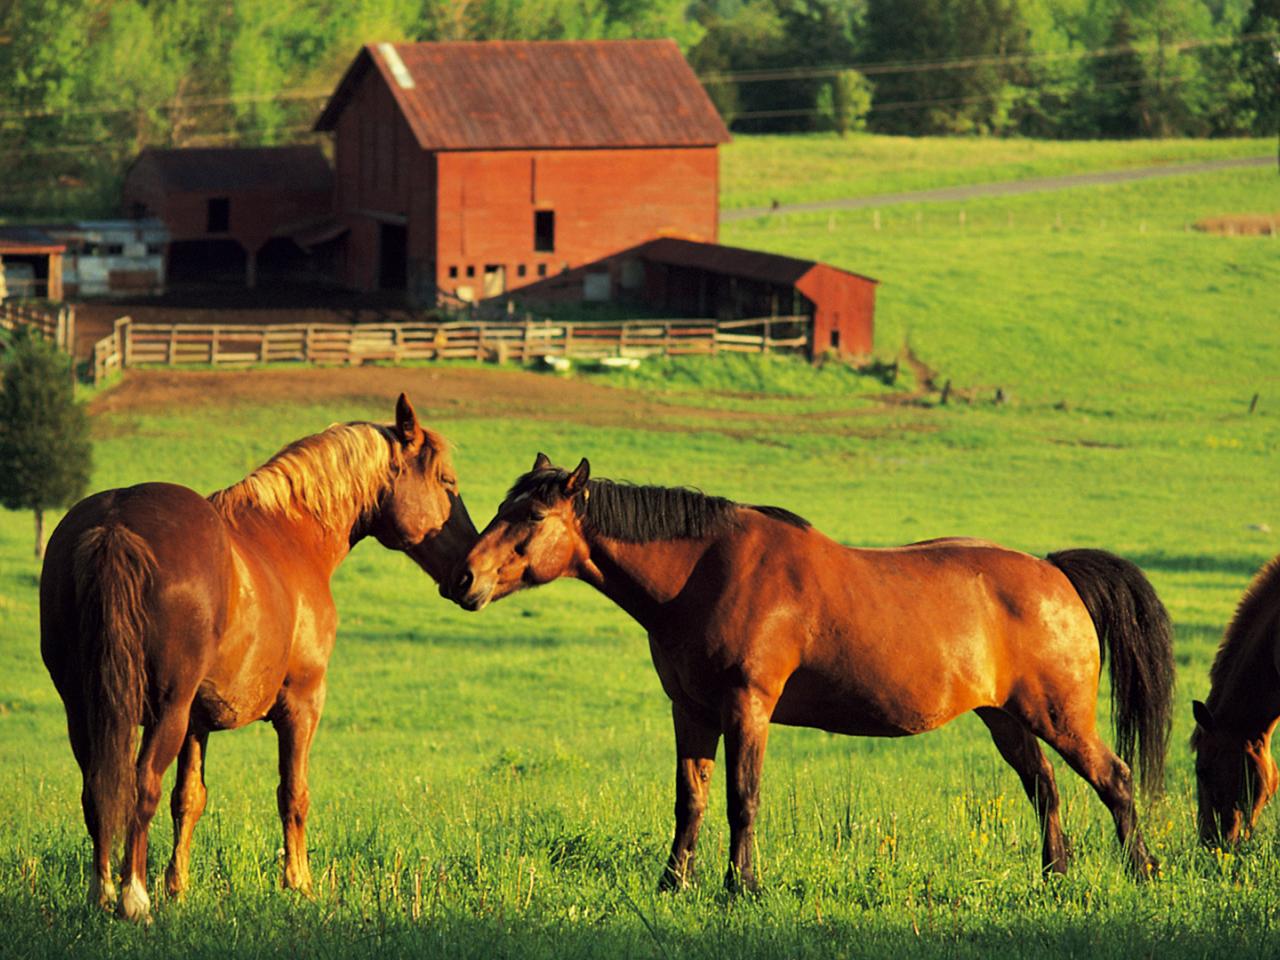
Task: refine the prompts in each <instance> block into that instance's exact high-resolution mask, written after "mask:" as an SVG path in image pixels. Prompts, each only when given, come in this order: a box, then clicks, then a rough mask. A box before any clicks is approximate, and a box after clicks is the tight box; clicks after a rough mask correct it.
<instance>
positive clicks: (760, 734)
mask: <svg viewBox="0 0 1280 960" xmlns="http://www.w3.org/2000/svg"><path fill="white" fill-rule="evenodd" d="M776 702H777V698H776V697H774V698H772V699H769V698H766V697H765V696H764V695H763V694H761V693H760V691H758V690H751V689H747V690H739V691H735V692H733V693H732V694H730V696H729V699H728V701H727V703H726V704H725V706H724V708H723V710H722V720H721V724H722V729H723V730H724V761H725V767H726V779H727V781H728V782H727V784H726V788H727V794H728V801H729V802H728V807H729V872H728V873H727V874H726V875H725V879H724V883H725V887H726V889H728V890H729V891H730V892H733V893H736V892H738V891H739V890H746V891H748V892H751V891H754V890H755V889H756V888H757V883H756V874H755V867H754V865H753V863H752V859H753V857H752V855H753V852H754V847H755V823H756V810H757V808H758V807H759V805H760V774H761V772H762V770H763V768H764V750H765V745H766V744H767V743H768V741H769V717H770V716H771V715H772V714H773V706H774V703H776Z"/></svg>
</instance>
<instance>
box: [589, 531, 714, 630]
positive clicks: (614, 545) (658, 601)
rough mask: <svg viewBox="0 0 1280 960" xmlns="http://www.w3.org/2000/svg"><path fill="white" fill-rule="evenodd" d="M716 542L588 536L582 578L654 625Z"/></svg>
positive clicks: (635, 616) (642, 621) (640, 620)
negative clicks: (629, 540) (587, 554)
mask: <svg viewBox="0 0 1280 960" xmlns="http://www.w3.org/2000/svg"><path fill="white" fill-rule="evenodd" d="M710 544H711V539H710V538H706V539H699V540H693V539H678V540H649V541H646V542H643V543H625V542H623V541H621V540H613V539H610V538H608V537H602V536H599V535H588V537H587V545H588V548H589V551H590V553H589V561H588V562H587V563H586V564H584V565H583V566H582V568H581V569H580V570H579V573H578V577H579V579H582V580H585V581H587V582H588V583H590V584H591V585H592V586H594V587H595V588H596V589H597V590H599V591H600V592H601V593H603V594H604V595H605V596H607V597H608V598H609V599H610V600H612V601H613V602H614V603H616V604H617V605H618V606H620V607H621V608H622V609H623V610H625V611H626V612H627V613H629V614H630V615H631V617H632V618H633V619H635V620H636V622H638V623H639V624H640V625H641V626H643V627H645V628H646V629H650V630H651V629H653V627H654V626H655V625H656V624H657V622H658V621H659V620H660V618H661V615H662V610H663V607H664V606H665V605H666V604H668V603H670V602H671V601H672V600H674V599H675V598H676V597H677V596H679V595H680V592H681V591H682V590H683V589H684V587H685V584H686V583H688V580H689V575H690V574H691V573H692V571H693V568H694V566H695V565H696V564H697V562H698V560H699V558H701V557H702V555H703V554H704V553H706V551H707V548H708V547H709V546H710Z"/></svg>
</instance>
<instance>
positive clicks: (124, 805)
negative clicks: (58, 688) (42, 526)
mask: <svg viewBox="0 0 1280 960" xmlns="http://www.w3.org/2000/svg"><path fill="white" fill-rule="evenodd" d="M155 566H156V560H155V555H154V554H153V553H152V552H151V548H150V547H148V546H147V544H146V542H145V541H144V540H143V539H142V538H141V537H139V536H138V535H137V534H135V533H133V532H132V531H130V530H128V529H126V528H125V527H122V526H120V525H118V524H113V525H110V526H100V527H93V528H91V529H89V530H86V531H85V532H84V533H83V534H82V535H81V537H80V542H79V543H77V544H76V549H75V556H74V561H73V571H74V578H75V595H76V605H77V607H78V608H79V610H80V657H81V662H82V664H83V673H82V676H83V682H84V698H85V713H86V717H87V720H88V730H87V733H88V743H89V762H88V763H87V765H86V768H85V789H86V790H87V791H88V793H89V795H90V796H91V797H92V798H93V802H94V806H95V808H96V810H97V815H98V818H99V822H100V823H101V825H102V827H103V829H104V832H105V837H104V839H105V841H106V842H107V843H108V844H110V843H111V841H112V838H113V837H115V836H116V834H117V833H118V832H119V831H120V829H121V827H122V826H123V825H124V823H125V816H126V813H127V811H128V810H129V808H130V806H131V805H132V803H133V802H134V797H135V796H136V792H137V788H136V784H135V776H134V762H135V761H134V757H135V754H136V752H137V748H136V740H137V732H138V725H139V724H140V723H141V722H142V718H143V710H144V705H145V702H146V668H145V662H144V659H143V652H142V640H143V634H144V632H145V630H146V624H147V610H146V606H145V596H146V591H147V587H148V585H149V584H150V582H151V578H152V575H153V574H154V572H155Z"/></svg>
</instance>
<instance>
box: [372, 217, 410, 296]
mask: <svg viewBox="0 0 1280 960" xmlns="http://www.w3.org/2000/svg"><path fill="white" fill-rule="evenodd" d="M379 228H380V229H379V231H378V289H380V290H403V289H405V287H406V286H407V285H408V282H409V233H408V230H407V229H406V228H405V227H404V225H403V224H396V223H383V224H379Z"/></svg>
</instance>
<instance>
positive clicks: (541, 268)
mask: <svg viewBox="0 0 1280 960" xmlns="http://www.w3.org/2000/svg"><path fill="white" fill-rule="evenodd" d="M546 275H547V265H546V264H545V263H540V264H538V276H540V277H545V276H546Z"/></svg>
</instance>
